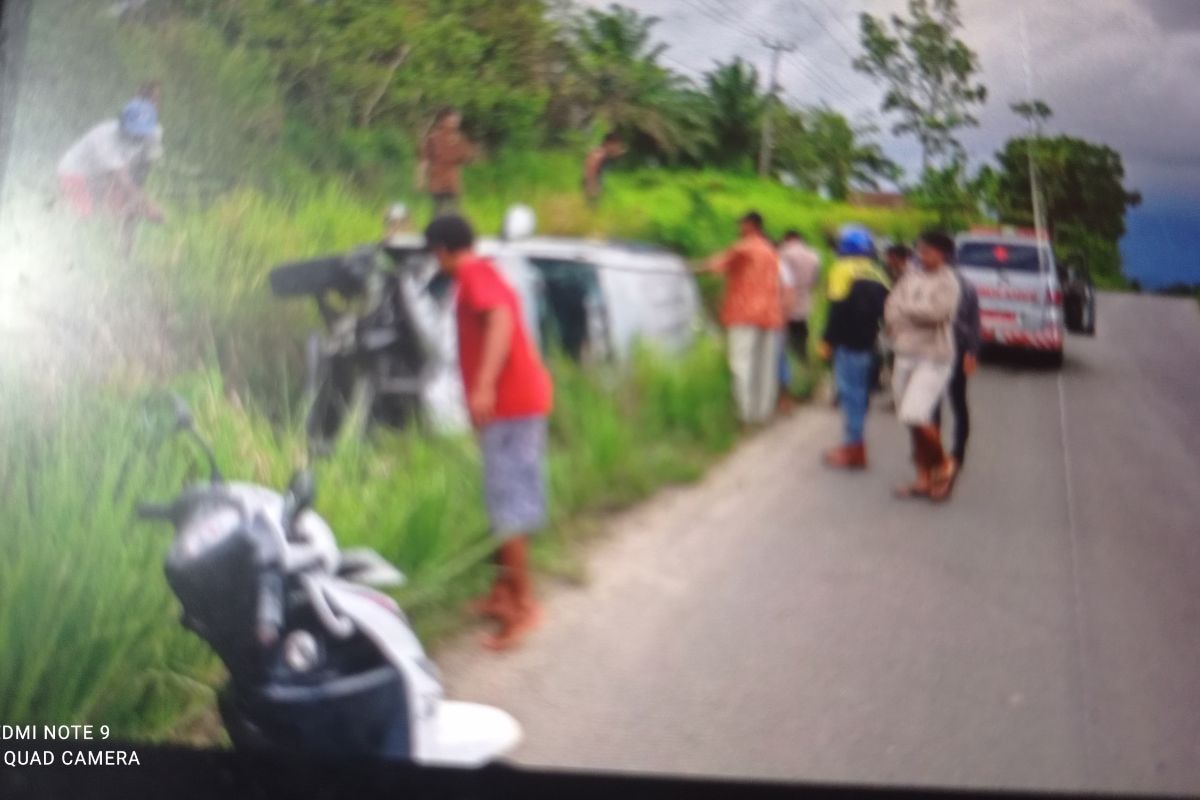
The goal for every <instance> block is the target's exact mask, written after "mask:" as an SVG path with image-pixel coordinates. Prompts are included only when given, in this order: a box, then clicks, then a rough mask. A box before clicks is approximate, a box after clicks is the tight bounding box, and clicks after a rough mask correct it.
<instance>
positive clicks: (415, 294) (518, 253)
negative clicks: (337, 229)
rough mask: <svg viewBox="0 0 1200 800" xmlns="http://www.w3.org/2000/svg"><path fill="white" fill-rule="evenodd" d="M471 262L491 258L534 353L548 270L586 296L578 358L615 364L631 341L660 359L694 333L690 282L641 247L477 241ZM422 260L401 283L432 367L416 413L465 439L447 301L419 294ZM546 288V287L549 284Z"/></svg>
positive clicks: (403, 240)
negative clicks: (582, 354) (572, 275)
mask: <svg viewBox="0 0 1200 800" xmlns="http://www.w3.org/2000/svg"><path fill="white" fill-rule="evenodd" d="M393 244H395V245H398V246H402V247H405V246H413V247H419V246H420V239H419V238H417V237H411V240H410V238H409V237H400V238H396V239H393ZM477 250H478V252H479V253H480V254H482V255H485V256H488V257H490V258H492V259H493V260H494V261H495V262H496V264H497V266H498V267H499V268H500V271H501V273H502V274H503V275H504V277H505V278H506V279H507V280H508V281H509V283H510V284H511V285H512V287H513V288H514V289H515V290H516V293H517V295H518V297H519V298H520V300H521V306H522V310H523V312H524V318H525V319H524V322H525V326H526V330H528V331H529V334H530V336H531V337H532V338H533V339H534V341H535V343H536V344H537V345H538V347H539V348H540V349H542V350H543V351H544V350H545V349H546V343H545V342H543V341H541V339H542V325H541V324H540V323H541V321H542V318H543V315H544V314H546V313H548V306H547V303H548V300H547V293H546V285H547V275H549V274H550V272H548V270H559V271H560V274H561V271H562V270H571V271H573V270H579V275H580V278H581V280H583V281H584V283H586V285H587V287H588V289H587V292H586V297H585V300H584V307H585V309H586V315H587V321H586V322H587V341H588V346H587V347H588V350H587V358H588V359H590V360H593V359H594V360H604V361H615V362H617V363H618V364H620V363H625V362H627V361H628V359H629V357H630V356H631V355H632V353H633V350H634V347H635V345H636V343H637V342H638V341H644V342H646V343H648V344H650V345H652V346H654V347H656V348H658V349H659V350H661V351H663V352H666V353H678V352H681V351H682V350H684V349H686V348H687V347H688V346H689V345H690V344H691V343H692V342H693V341H694V339H695V337H696V334H697V333H698V332H699V331H700V330H701V328H702V327H703V324H704V323H703V309H702V303H701V299H700V293H699V290H698V288H697V286H696V282H695V278H694V277H693V275H692V273H691V271H690V270H689V269H688V266H687V264H686V262H684V260H683V259H682V258H680V257H679V256H677V255H675V254H674V253H671V252H670V251H667V250H662V249H658V248H653V247H649V246H642V245H627V244H613V243H606V242H592V241H586V240H580V239H557V238H542V237H537V238H527V239H520V240H517V241H504V240H499V239H485V240H482V241H480V242H479V244H478V246H477ZM436 273H437V266H436V265H435V264H434V263H433V261H432V259H428V260H427V261H426V262H425V263H422V264H421V265H420V266H419V267H418V268H417V270H416V271H414V272H410V273H408V274H407V276H406V277H405V279H404V280H402V281H401V283H402V286H403V290H404V292H405V296H406V300H407V301H408V303H409V307H410V308H412V309H414V313H415V316H416V318H417V323H418V327H419V329H420V332H421V337H422V339H423V342H424V345H425V349H426V352H427V353H428V354H429V355H430V356H432V357H433V360H434V362H435V364H434V366H433V368H432V369H431V371H430V374H429V377H428V379H427V382H426V386H425V389H424V392H423V394H424V405H425V408H426V412H427V414H428V416H429V419H430V421H431V422H432V423H433V425H434V427H436V428H437V429H439V430H441V431H443V432H454V431H462V430H466V429H467V428H468V427H469V418H468V415H467V412H466V403H465V400H464V397H463V390H462V382H461V378H460V376H459V370H458V345H457V326H456V322H455V318H454V307H453V302H452V298H451V297H450V296H445V297H442V298H440V299H437V298H434V297H432V296H431V295H430V294H429V293H428V292H426V291H425V287H427V286H428V285H429V282H430V280H432V278H433V277H434V276H435V275H436ZM550 280H553V278H550Z"/></svg>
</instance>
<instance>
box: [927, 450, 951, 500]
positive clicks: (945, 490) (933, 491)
mask: <svg viewBox="0 0 1200 800" xmlns="http://www.w3.org/2000/svg"><path fill="white" fill-rule="evenodd" d="M939 472H940V473H941V474H940V475H939V477H938V479H936V480H935V481H934V483H933V486H932V487H931V488H930V491H929V499H930V500H932V501H933V502H935V503H944V502H946V501H947V500H949V499H950V493H951V492H953V491H954V482H955V481H956V480H958V465H957V464H955V463H954V460H953V459H950V460H948V461H947V462H946V466H944V467H943V468H942V469H941V470H940V471H939Z"/></svg>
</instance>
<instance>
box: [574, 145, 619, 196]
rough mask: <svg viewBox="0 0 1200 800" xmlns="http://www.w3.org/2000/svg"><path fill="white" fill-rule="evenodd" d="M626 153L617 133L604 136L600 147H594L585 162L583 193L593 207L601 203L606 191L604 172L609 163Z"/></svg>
mask: <svg viewBox="0 0 1200 800" xmlns="http://www.w3.org/2000/svg"><path fill="white" fill-rule="evenodd" d="M624 153H625V145H624V143H623V142H622V141H621V137H620V136H619V135H618V134H616V133H610V134H608V135H607V136H605V137H604V141H603V142H601V143H600V146H599V147H595V148H592V150H591V151H590V152H589V153H588V155H587V158H586V159H585V160H584V162H583V194H584V196H585V197H586V198H587V202H588V205H589V206H592V207H593V208H594V207H595V206H596V205H598V204H599V203H600V196H601V195H602V194H603V193H604V173H605V172H607V171H608V167H609V164H611V163H612V161H613V160H615V159H617V158H620V157H621V156H622V155H624Z"/></svg>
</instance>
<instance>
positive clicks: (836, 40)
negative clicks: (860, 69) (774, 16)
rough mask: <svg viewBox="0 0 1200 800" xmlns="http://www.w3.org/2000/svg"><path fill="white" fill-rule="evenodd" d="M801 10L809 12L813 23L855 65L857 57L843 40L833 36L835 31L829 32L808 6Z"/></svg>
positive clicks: (826, 26)
mask: <svg viewBox="0 0 1200 800" xmlns="http://www.w3.org/2000/svg"><path fill="white" fill-rule="evenodd" d="M801 8H803V9H804V10H805V11H807V12H808V15H809V16H810V17H812V21H813V22H815V23H817V27H819V28H820V29H821V30H823V31H825V34H826V35H827V36H828V37H829V38H830V39H832V40H833V43H834V44H836V45H837V46H838V49H840V50H841V51H842V52H843V53H845V54H846V57H847V58H849V59H850V63H851V64H853V63H854V59H855V58H857V56H855V55H854V54H853V53H851V52H850V51H849V50H848V49H847V48H846V45H844V44H842V40H841V39H839V38H838V37H836V36H834V35H833V31H831V30H829V26H828V25H826V24H825V22H824V20H822V19H821V18H820V17H818V16H817V15H816V13H815V12H814V11H813V10H812V9H811V8H809V7H808V6H806V5H803V4H802V5H801Z"/></svg>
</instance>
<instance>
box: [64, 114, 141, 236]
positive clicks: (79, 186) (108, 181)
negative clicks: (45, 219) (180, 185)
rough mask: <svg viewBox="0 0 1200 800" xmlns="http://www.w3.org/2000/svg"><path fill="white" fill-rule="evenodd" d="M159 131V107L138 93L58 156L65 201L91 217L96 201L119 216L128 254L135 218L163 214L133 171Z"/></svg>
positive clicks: (75, 211) (72, 207) (80, 215)
mask: <svg viewBox="0 0 1200 800" xmlns="http://www.w3.org/2000/svg"><path fill="white" fill-rule="evenodd" d="M158 131H159V127H158V111H157V110H156V109H155V108H154V104H153V103H151V102H150V101H149V100H147V99H145V98H141V97H139V98H137V99H135V100H133V101H131V102H130V103H129V104H127V105H126V106H125V108H124V109H123V110H122V111H121V115H120V117H119V118H117V119H110V120H105V121H104V122H101V123H100V124H99V125H97V126H96V127H94V128H92V129H91V130H90V131H88V132H87V133H86V134H84V135H83V137H82V138H80V139H79V140H78V141H76V142H75V143H74V144H73V145H71V147H70V149H68V150H67V152H66V153H65V154H64V155H63V157H62V159H61V160H60V161H59V162H58V183H59V187H60V189H61V191H62V195H63V197H64V199H65V200H66V203H67V205H68V207H69V208H70V209H71V210H72V211H73V212H74V213H75V214H76V216H78V217H80V218H89V217H92V216H93V215H94V214H95V213H96V212H97V210H98V207H100V208H103V209H104V210H106V211H107V212H108V213H110V214H112V215H113V216H115V217H117V219H118V220H119V222H120V228H121V240H122V246H123V250H124V251H125V253H126V254H128V252H129V250H130V249H131V247H132V244H133V239H132V233H133V224H134V223H135V222H136V221H137V220H138V219H149V220H152V221H155V222H161V221H162V218H163V214H162V211H161V210H160V209H159V207H158V206H157V205H156V204H155V203H154V202H153V201H152V200H151V199H150V198H149V197H148V196H147V195H146V193H145V191H144V190H143V189H142V187H141V186H140V185H138V181H137V179H136V178H135V176H134V169H135V167H136V165H137V164H138V163H140V162H141V161H142V160H143V159H146V158H148V157H149V156H150V155H152V150H153V148H154V147H155V136H156V134H158Z"/></svg>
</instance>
